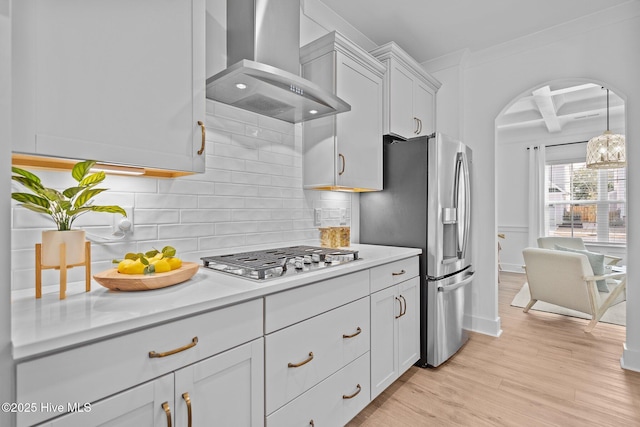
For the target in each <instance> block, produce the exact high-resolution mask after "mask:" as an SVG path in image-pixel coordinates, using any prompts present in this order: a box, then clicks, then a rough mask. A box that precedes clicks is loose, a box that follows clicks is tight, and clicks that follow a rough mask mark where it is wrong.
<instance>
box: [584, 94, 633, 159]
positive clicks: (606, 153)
mask: <svg viewBox="0 0 640 427" xmlns="http://www.w3.org/2000/svg"><path fill="white" fill-rule="evenodd" d="M603 89H604V88H603ZM626 165H627V153H626V150H625V138H624V135H620V134H617V133H613V132H611V131H610V130H609V89H607V130H606V131H604V133H603V134H602V135H599V136H596V137H594V138H591V139H590V140H589V143H588V144H587V167H588V168H591V169H615V168H623V167H625V166H626Z"/></svg>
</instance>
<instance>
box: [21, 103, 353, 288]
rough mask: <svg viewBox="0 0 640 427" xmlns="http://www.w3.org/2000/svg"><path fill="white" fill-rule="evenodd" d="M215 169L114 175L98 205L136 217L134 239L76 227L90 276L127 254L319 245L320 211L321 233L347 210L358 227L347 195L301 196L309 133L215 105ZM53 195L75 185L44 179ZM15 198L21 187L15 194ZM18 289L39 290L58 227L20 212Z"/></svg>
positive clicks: (91, 226)
mask: <svg viewBox="0 0 640 427" xmlns="http://www.w3.org/2000/svg"><path fill="white" fill-rule="evenodd" d="M206 124H207V144H206V150H207V159H206V161H207V166H206V171H205V172H204V173H202V174H197V175H191V176H186V177H182V178H175V179H151V178H135V177H133V178H132V177H122V176H115V175H109V176H108V177H107V179H106V180H105V183H104V187H106V188H109V191H107V192H105V193H102V194H100V195H99V196H98V197H97V198H96V204H119V205H121V206H131V207H133V209H134V215H133V218H134V233H133V234H132V235H129V236H127V237H126V238H124V239H121V240H105V239H111V238H113V236H111V232H112V223H113V218H112V215H109V214H100V215H93V214H92V213H89V214H88V215H86V216H84V217H81V218H80V219H79V220H78V221H77V225H78V226H82V228H84V229H85V230H86V231H87V233H88V234H89V236H90V237H92V239H93V242H92V246H91V247H92V271H93V272H94V273H97V272H99V271H103V270H105V269H107V268H111V267H112V263H111V260H112V259H114V258H121V257H122V256H124V254H125V253H126V252H140V251H147V250H149V249H151V248H158V249H160V248H162V247H163V246H166V245H171V246H174V247H175V248H176V249H177V251H178V256H181V257H182V258H183V259H185V260H188V261H194V262H199V261H200V260H199V258H200V257H201V256H205V255H210V254H222V253H228V252H235V251H242V250H249V249H253V248H255V247H273V246H287V245H293V244H300V243H303V244H314V245H317V244H319V236H318V230H317V228H318V227H317V226H315V225H314V222H313V210H314V208H321V209H322V226H331V225H339V219H340V209H341V208H345V209H346V210H347V223H348V224H350V222H351V203H352V200H351V198H352V197H356V196H353V195H351V194H349V193H331V192H323V191H307V190H303V189H302V128H301V125H293V124H290V123H286V122H283V121H281V120H276V119H272V118H269V117H265V116H260V115H257V114H254V113H251V112H248V111H244V110H239V109H236V108H234V107H231V106H227V105H224V104H218V103H215V102H212V101H207V118H206ZM38 175H39V176H41V177H42V178H43V181H44V182H45V183H47V184H48V185H50V186H52V187H54V188H60V189H64V188H67V187H69V186H72V185H73V182H74V181H73V180H72V178H71V177H70V175H69V173H68V172H40V171H39V172H38ZM16 189H17V188H16ZM12 214H13V218H12V227H13V229H12V243H11V244H12V255H13V256H12V288H13V289H28V288H33V287H34V285H35V282H34V281H35V273H34V256H35V255H34V246H35V244H36V243H38V242H40V240H41V239H40V233H41V231H42V230H45V229H51V228H52V227H53V223H52V222H51V221H49V220H47V219H46V218H45V217H44V216H42V215H38V214H35V213H33V212H30V211H27V210H26V209H22V208H20V207H17V206H15V207H14V209H13V210H12ZM43 273H44V274H43V284H44V285H50V284H56V283H58V282H59V276H58V272H57V271H54V270H47V271H44V272H43ZM83 277H84V269H83V268H81V267H78V268H73V269H71V270H69V281H82V280H83Z"/></svg>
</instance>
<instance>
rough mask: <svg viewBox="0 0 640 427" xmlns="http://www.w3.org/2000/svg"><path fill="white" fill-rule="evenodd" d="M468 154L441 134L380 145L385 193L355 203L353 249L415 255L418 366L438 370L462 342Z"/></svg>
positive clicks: (467, 271) (469, 274)
mask: <svg viewBox="0 0 640 427" xmlns="http://www.w3.org/2000/svg"><path fill="white" fill-rule="evenodd" d="M471 166H472V153H471V149H470V148H469V147H467V146H466V145H464V144H463V143H461V142H460V141H456V140H454V139H452V138H449V137H447V136H446V135H444V134H441V133H435V134H432V135H430V136H425V137H419V138H413V139H409V140H407V141H393V140H391V139H386V137H385V141H384V166H383V168H384V175H383V184H384V188H383V190H382V191H380V192H375V193H363V194H361V196H360V242H361V243H370V244H380V245H390V246H408V247H417V248H421V249H422V255H421V256H420V277H421V284H420V299H421V301H420V311H421V313H420V322H421V325H420V335H421V338H420V348H421V358H420V361H419V362H418V365H419V366H423V367H426V366H434V367H435V366H438V365H440V364H441V363H443V362H444V361H446V360H447V359H449V357H451V356H452V355H453V354H454V353H456V352H457V351H458V350H459V349H460V348H461V347H462V345H463V344H464V343H465V342H466V341H467V339H468V333H467V331H466V330H465V329H464V327H463V319H464V311H465V296H466V300H467V304H468V302H469V296H470V292H469V290H470V289H469V285H470V284H471V282H472V279H473V274H474V273H473V266H472V264H471Z"/></svg>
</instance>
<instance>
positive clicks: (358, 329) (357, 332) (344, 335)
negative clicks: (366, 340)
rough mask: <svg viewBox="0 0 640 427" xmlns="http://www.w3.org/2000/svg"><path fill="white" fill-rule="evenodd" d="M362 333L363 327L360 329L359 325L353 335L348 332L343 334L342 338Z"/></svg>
mask: <svg viewBox="0 0 640 427" xmlns="http://www.w3.org/2000/svg"><path fill="white" fill-rule="evenodd" d="M361 333H362V329H360V326H358V328H357V329H356V332H354V333H353V334H351V335H347V334H342V338H353V337H357V336H358V335H360V334H361Z"/></svg>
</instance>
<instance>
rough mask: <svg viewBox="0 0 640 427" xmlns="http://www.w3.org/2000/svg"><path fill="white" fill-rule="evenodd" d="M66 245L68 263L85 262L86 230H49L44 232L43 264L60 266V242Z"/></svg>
mask: <svg viewBox="0 0 640 427" xmlns="http://www.w3.org/2000/svg"><path fill="white" fill-rule="evenodd" d="M61 243H64V244H65V245H66V252H65V257H66V264H67V265H72V264H81V263H83V262H84V256H85V254H84V246H85V232H84V230H68V231H58V230H47V231H43V232H42V265H46V266H49V267H54V266H55V267H58V266H60V244H61Z"/></svg>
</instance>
